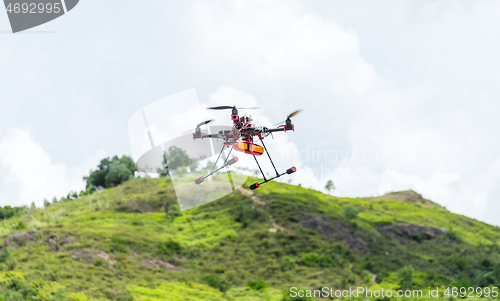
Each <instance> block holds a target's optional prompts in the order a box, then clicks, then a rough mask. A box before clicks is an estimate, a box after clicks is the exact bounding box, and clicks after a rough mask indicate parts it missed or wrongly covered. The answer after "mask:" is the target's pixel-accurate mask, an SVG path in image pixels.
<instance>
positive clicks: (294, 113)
mask: <svg viewBox="0 0 500 301" xmlns="http://www.w3.org/2000/svg"><path fill="white" fill-rule="evenodd" d="M300 112H302V110H296V111H294V112H292V113H290V114H288V115H287V116H286V120H283V121H280V122H278V123H276V124H274V125H280V124H282V123H283V122H286V121H287V120H288V119H290V118H292V117H294V116H296V115H297V114H299V113H300Z"/></svg>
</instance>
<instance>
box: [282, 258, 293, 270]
mask: <svg viewBox="0 0 500 301" xmlns="http://www.w3.org/2000/svg"><path fill="white" fill-rule="evenodd" d="M294 267H295V261H294V260H293V259H292V258H291V257H288V256H283V258H282V259H281V270H282V271H290V270H293V268H294Z"/></svg>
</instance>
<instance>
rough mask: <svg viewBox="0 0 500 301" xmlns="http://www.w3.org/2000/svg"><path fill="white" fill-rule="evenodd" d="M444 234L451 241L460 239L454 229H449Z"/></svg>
mask: <svg viewBox="0 0 500 301" xmlns="http://www.w3.org/2000/svg"><path fill="white" fill-rule="evenodd" d="M446 236H447V237H448V238H449V239H451V240H453V241H460V237H459V236H458V233H457V232H456V231H454V230H453V229H450V231H448V233H446Z"/></svg>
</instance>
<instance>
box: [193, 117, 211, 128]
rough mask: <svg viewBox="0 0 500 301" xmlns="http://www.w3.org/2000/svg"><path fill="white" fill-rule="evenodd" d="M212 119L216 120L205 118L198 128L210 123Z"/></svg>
mask: <svg viewBox="0 0 500 301" xmlns="http://www.w3.org/2000/svg"><path fill="white" fill-rule="evenodd" d="M212 121H214V119H209V120H205V121H203V122H200V123H199V124H198V125H197V126H196V127H197V128H198V127H200V126H202V125H205V124H209V123H210V122H212Z"/></svg>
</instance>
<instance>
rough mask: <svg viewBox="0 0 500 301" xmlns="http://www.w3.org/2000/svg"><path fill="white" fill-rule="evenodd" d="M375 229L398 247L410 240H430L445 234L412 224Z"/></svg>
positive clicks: (442, 231) (442, 230)
mask: <svg viewBox="0 0 500 301" xmlns="http://www.w3.org/2000/svg"><path fill="white" fill-rule="evenodd" d="M375 229H376V230H377V231H378V232H380V233H381V234H386V235H389V236H390V237H391V238H392V239H393V240H394V241H396V242H397V243H399V244H400V245H408V244H409V243H410V241H411V240H415V241H423V240H430V239H433V238H434V237H436V236H439V235H443V234H446V233H447V231H446V230H444V229H437V228H432V227H425V226H418V225H412V224H396V225H378V226H376V227H375Z"/></svg>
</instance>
